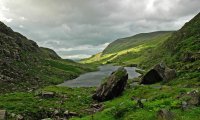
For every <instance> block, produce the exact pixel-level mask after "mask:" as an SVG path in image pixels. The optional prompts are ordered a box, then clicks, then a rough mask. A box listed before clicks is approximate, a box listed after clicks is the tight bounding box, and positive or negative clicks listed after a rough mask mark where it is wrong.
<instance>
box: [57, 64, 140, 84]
mask: <svg viewBox="0 0 200 120" xmlns="http://www.w3.org/2000/svg"><path fill="white" fill-rule="evenodd" d="M119 67H120V66H113V65H104V66H100V67H99V71H95V72H89V73H85V74H82V75H80V76H79V77H78V78H76V79H73V80H68V81H65V82H64V83H62V84H60V85H59V86H68V87H93V86H99V85H100V84H101V81H102V80H103V79H104V78H105V77H108V76H109V75H110V74H111V73H112V72H113V71H115V70H117V69H118V68H119ZM125 68H126V70H127V72H128V75H129V79H132V78H135V77H138V76H139V75H140V74H139V73H137V72H136V71H135V69H137V68H135V67H125Z"/></svg>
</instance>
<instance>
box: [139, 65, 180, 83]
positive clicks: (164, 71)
mask: <svg viewBox="0 0 200 120" xmlns="http://www.w3.org/2000/svg"><path fill="white" fill-rule="evenodd" d="M175 77H176V71H175V70H174V69H170V68H168V67H167V66H166V65H164V64H162V63H161V64H157V65H156V66H154V68H153V69H151V70H150V71H149V72H147V73H146V74H145V75H144V76H143V77H142V80H141V84H154V83H157V82H160V81H163V82H167V81H169V80H171V79H173V78H175Z"/></svg>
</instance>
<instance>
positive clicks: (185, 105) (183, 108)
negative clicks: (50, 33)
mask: <svg viewBox="0 0 200 120" xmlns="http://www.w3.org/2000/svg"><path fill="white" fill-rule="evenodd" d="M187 108H188V104H187V102H186V101H183V102H182V104H181V109H182V110H183V111H184V110H186V109H187Z"/></svg>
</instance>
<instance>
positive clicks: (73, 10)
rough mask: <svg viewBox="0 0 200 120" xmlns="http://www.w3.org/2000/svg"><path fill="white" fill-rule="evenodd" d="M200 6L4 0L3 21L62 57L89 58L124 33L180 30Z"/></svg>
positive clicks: (191, 1)
mask: <svg viewBox="0 0 200 120" xmlns="http://www.w3.org/2000/svg"><path fill="white" fill-rule="evenodd" d="M199 5H200V1H199V0H184V1H183V0H117V1H116V0H84V1H83V0H56V1H55V0H1V3H0V20H1V21H3V22H5V23H6V24H8V25H9V26H10V27H12V28H13V29H14V30H15V31H18V32H21V33H22V34H24V35H25V36H27V37H28V38H30V39H32V40H34V41H36V42H37V43H38V44H39V45H40V46H44V47H50V48H53V49H55V50H56V51H57V52H58V54H59V55H61V56H62V57H65V58H69V57H71V56H76V57H77V56H81V54H82V57H83V56H88V55H92V54H94V52H96V53H97V52H100V51H101V50H102V49H103V48H104V47H105V46H103V44H106V43H110V42H112V41H114V40H115V39H118V38H121V37H127V36H132V35H134V34H137V33H140V32H150V31H157V30H177V29H179V28H180V27H181V26H182V25H183V24H184V23H185V22H187V21H189V20H190V19H191V18H192V17H194V15H195V14H197V13H198V12H199V11H200V7H199ZM185 6H187V7H185ZM20 26H21V27H20ZM22 26H23V27H22ZM102 46H103V47H102ZM93 48H94V49H93ZM67 56H69V57H67ZM71 58H73V57H71Z"/></svg>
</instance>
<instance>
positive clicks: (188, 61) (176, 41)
mask: <svg viewBox="0 0 200 120" xmlns="http://www.w3.org/2000/svg"><path fill="white" fill-rule="evenodd" d="M152 53H153V54H150V55H148V61H147V60H144V61H143V62H142V63H145V64H147V63H148V64H149V66H152V65H153V64H155V63H156V62H159V61H165V62H166V63H168V64H170V65H171V66H173V67H177V68H179V69H183V70H194V71H197V70H200V67H199V66H200V13H199V14H197V15H196V16H195V17H194V18H193V19H192V20H190V21H189V22H187V23H186V24H185V25H184V26H183V27H182V28H181V29H180V30H178V31H176V32H174V33H173V34H172V36H171V37H169V38H168V39H167V40H166V41H164V43H163V44H161V45H159V46H157V47H156V49H155V50H154V51H153V52H152ZM149 61H150V62H149Z"/></svg>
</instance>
